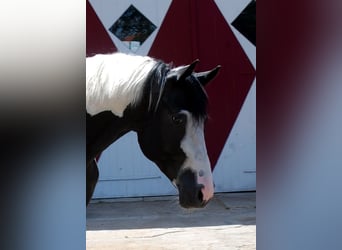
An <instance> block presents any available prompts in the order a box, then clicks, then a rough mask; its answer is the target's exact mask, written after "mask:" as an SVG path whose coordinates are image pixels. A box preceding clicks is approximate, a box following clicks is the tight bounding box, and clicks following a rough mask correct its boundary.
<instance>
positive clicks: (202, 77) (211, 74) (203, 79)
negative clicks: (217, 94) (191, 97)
mask: <svg viewBox="0 0 342 250" xmlns="http://www.w3.org/2000/svg"><path fill="white" fill-rule="evenodd" d="M220 68H221V65H217V66H216V68H214V69H212V70H209V71H205V72H199V73H194V76H196V78H197V79H198V81H199V82H200V83H201V84H202V86H205V85H206V84H207V83H208V82H210V81H211V80H212V79H214V78H215V76H216V75H217V73H218V72H219V70H220Z"/></svg>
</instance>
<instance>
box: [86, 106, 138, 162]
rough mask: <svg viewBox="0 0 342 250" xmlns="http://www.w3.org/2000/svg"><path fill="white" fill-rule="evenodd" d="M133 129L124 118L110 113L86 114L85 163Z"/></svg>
mask: <svg viewBox="0 0 342 250" xmlns="http://www.w3.org/2000/svg"><path fill="white" fill-rule="evenodd" d="M133 129H134V126H133V123H132V122H130V121H128V120H127V119H126V118H125V117H122V118H120V117H118V116H115V115H114V114H113V113H112V112H110V111H105V112H101V113H99V114H97V115H94V116H90V115H89V114H87V163H88V162H89V161H91V160H93V159H94V158H95V157H97V156H98V155H99V154H100V153H101V152H102V151H103V150H105V149H106V148H107V147H108V146H109V145H111V144H112V143H113V142H115V141H116V140H117V139H119V138H120V137H121V136H123V135H124V134H126V133H127V132H129V131H131V130H133Z"/></svg>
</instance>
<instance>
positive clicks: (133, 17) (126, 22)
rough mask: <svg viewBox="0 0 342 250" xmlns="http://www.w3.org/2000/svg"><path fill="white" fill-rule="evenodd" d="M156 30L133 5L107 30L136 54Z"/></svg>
mask: <svg viewBox="0 0 342 250" xmlns="http://www.w3.org/2000/svg"><path fill="white" fill-rule="evenodd" d="M156 28H157V26H156V25H154V24H153V23H152V22H151V21H150V20H149V19H147V18H146V17H145V16H144V15H143V14H142V13H141V12H140V11H139V10H137V9H136V8H135V7H134V6H133V5H130V6H129V7H128V9H127V10H126V11H125V12H124V13H123V14H122V15H121V16H120V18H119V19H118V20H116V21H115V23H114V24H113V25H112V26H111V27H110V28H109V31H110V32H112V33H113V34H114V35H115V36H116V37H117V38H119V39H120V41H122V42H123V43H124V44H125V45H126V46H127V47H128V48H129V49H130V50H131V51H133V52H136V51H137V50H138V49H139V48H140V46H141V45H142V44H143V43H144V42H145V41H146V39H147V38H148V37H149V36H150V35H151V34H152V33H153V31H154V30H155V29H156Z"/></svg>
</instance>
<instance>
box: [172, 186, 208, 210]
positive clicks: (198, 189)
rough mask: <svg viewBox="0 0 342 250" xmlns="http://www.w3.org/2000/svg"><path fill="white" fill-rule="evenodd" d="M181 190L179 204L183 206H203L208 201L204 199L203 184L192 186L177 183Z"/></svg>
mask: <svg viewBox="0 0 342 250" xmlns="http://www.w3.org/2000/svg"><path fill="white" fill-rule="evenodd" d="M177 187H178V191H179V204H180V205H181V206H182V207H183V208H203V207H205V206H206V205H207V203H208V201H206V200H204V199H203V193H202V188H203V185H200V184H197V185H195V186H194V187H192V188H189V186H186V187H184V186H180V185H177Z"/></svg>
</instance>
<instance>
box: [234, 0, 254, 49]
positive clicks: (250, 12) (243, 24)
mask: <svg viewBox="0 0 342 250" xmlns="http://www.w3.org/2000/svg"><path fill="white" fill-rule="evenodd" d="M255 13H256V0H252V1H251V2H250V3H249V4H248V5H247V7H246V8H245V9H244V10H243V11H242V12H241V13H240V15H239V16H238V17H237V18H236V19H235V20H234V21H233V22H232V25H233V26H234V27H235V28H236V29H237V30H238V31H239V32H240V33H241V34H242V35H244V36H245V37H246V38H247V39H248V40H249V41H250V42H251V43H253V44H254V45H255V46H256V18H255Z"/></svg>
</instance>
